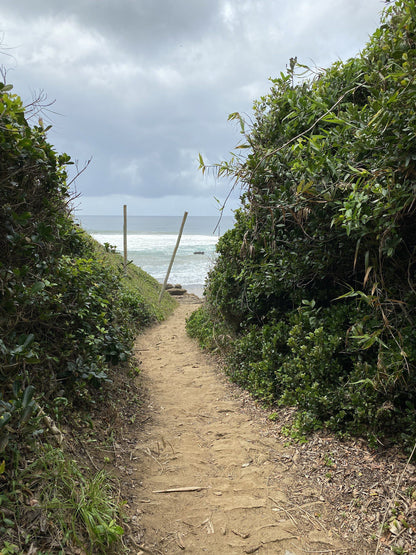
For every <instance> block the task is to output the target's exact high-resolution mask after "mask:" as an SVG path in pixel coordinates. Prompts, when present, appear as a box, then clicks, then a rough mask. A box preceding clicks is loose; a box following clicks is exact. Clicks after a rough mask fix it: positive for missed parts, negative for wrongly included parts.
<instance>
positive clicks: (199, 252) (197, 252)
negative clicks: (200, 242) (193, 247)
mask: <svg viewBox="0 0 416 555" xmlns="http://www.w3.org/2000/svg"><path fill="white" fill-rule="evenodd" d="M194 254H205V252H204V251H195V252H194Z"/></svg>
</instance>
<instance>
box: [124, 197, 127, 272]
mask: <svg viewBox="0 0 416 555" xmlns="http://www.w3.org/2000/svg"><path fill="white" fill-rule="evenodd" d="M123 218H124V223H123V250H124V273H125V274H127V205H126V204H125V205H124V206H123Z"/></svg>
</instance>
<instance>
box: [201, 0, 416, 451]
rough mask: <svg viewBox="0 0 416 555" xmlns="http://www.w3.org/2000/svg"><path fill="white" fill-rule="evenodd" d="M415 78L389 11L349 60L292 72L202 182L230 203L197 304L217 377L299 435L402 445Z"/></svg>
mask: <svg viewBox="0 0 416 555" xmlns="http://www.w3.org/2000/svg"><path fill="white" fill-rule="evenodd" d="M415 70H416V8H415V6H414V2H411V1H409V0H398V1H396V2H395V4H393V5H390V6H389V7H387V8H386V10H385V13H384V15H383V19H382V24H381V26H380V28H379V29H378V30H377V31H376V32H375V33H374V35H373V36H372V37H371V39H370V41H369V43H368V44H367V45H366V47H365V49H364V50H363V52H362V53H361V54H360V55H358V56H357V57H356V58H353V59H350V60H347V61H346V62H336V63H335V64H333V65H332V66H331V67H330V68H329V69H327V70H325V71H318V72H315V74H312V75H311V71H310V70H309V68H306V67H305V66H302V65H300V64H298V63H297V60H296V58H292V59H291V60H290V64H289V68H288V71H287V73H286V74H283V73H282V74H280V76H279V77H278V78H276V79H272V80H271V83H272V86H271V90H270V92H269V94H267V95H265V96H264V97H262V98H260V100H258V101H256V102H255V103H254V107H253V110H254V116H253V123H252V124H251V125H249V126H248V125H247V123H246V122H245V121H244V120H243V118H242V117H241V116H240V115H239V114H238V113H234V114H231V116H230V119H231V120H236V121H237V122H239V124H240V128H241V132H242V136H243V143H242V144H240V145H238V150H236V153H233V154H232V156H231V159H230V160H229V161H226V162H221V163H219V164H216V165H215V166H214V169H215V170H216V171H217V174H218V175H219V176H223V175H225V176H228V177H232V178H233V179H234V180H235V182H236V183H237V182H238V183H239V184H240V185H241V186H242V188H243V191H244V192H243V194H242V198H241V200H242V207H241V209H239V210H238V211H237V212H236V224H235V227H234V229H232V230H230V231H229V232H227V233H226V234H225V235H224V236H223V237H222V238H221V240H220V241H219V243H218V252H219V258H218V262H217V264H216V266H215V268H214V269H213V270H212V272H211V273H210V276H209V282H208V286H207V291H206V296H207V301H208V305H209V311H208V313H209V314H210V315H211V316H212V320H213V321H216V320H218V319H219V320H220V321H221V320H224V321H225V322H227V323H228V324H229V325H232V326H233V329H234V330H235V332H236V333H237V334H238V336H239V338H238V340H237V341H235V342H234V345H233V347H232V354H231V355H230V357H229V372H230V374H231V375H232V376H233V378H235V379H236V380H237V381H239V382H240V383H242V384H243V385H244V386H246V387H248V388H249V389H250V390H251V391H252V392H253V393H254V394H255V395H257V396H259V397H261V398H262V399H265V400H268V401H272V400H273V401H278V402H280V403H288V404H295V405H297V406H298V407H299V408H300V410H301V412H302V414H304V415H306V416H305V422H306V421H308V422H310V423H312V424H311V425H312V427H313V426H314V425H321V424H322V423H325V424H326V425H329V426H331V427H333V428H335V429H338V430H349V431H353V432H355V433H364V432H365V431H367V432H368V433H371V434H373V433H375V434H378V435H379V436H383V435H396V437H397V436H401V438H402V439H404V440H405V441H414V439H415V438H416V429H415V426H414V420H415V416H416V405H415V403H416V382H415V375H416V372H415V370H416V349H415V347H416V338H415V336H414V333H413V330H414V328H415V323H416V322H415V320H416V295H415V291H416V282H415V274H414V269H415V264H416V226H415V211H416V203H415V201H414V197H415V191H416V184H415V177H416V155H415V146H416V145H415V137H416V134H415V129H416V119H415V117H416V116H415V111H414V104H415V100H416V82H415ZM299 72H301V73H299ZM200 163H201V168H202V169H203V171H205V170H206V169H207V168H206V167H205V166H204V163H203V160H202V159H200Z"/></svg>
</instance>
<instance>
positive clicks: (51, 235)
mask: <svg viewBox="0 0 416 555" xmlns="http://www.w3.org/2000/svg"><path fill="white" fill-rule="evenodd" d="M47 131H48V128H44V126H43V123H42V121H41V120H39V124H38V125H30V124H29V121H28V120H27V119H26V115H25V108H24V106H23V104H22V101H21V99H20V98H19V97H18V96H17V95H15V94H13V92H12V87H11V86H10V85H5V84H2V83H0V196H1V204H0V485H1V488H2V491H3V489H4V488H6V493H5V494H3V493H1V494H0V499H1V500H2V502H4V503H6V501H7V499H8V496H9V493H10V491H11V489H10V488H9V492H7V486H8V484H10V483H12V482H14V483H15V484H18V482H19V479H20V478H19V472H17V469H19V468H20V469H21V468H24V467H25V464H26V463H25V461H27V460H29V459H30V460H37V455H36V453H37V451H38V450H39V448H40V438H41V437H42V436H46V435H47V433H46V432H48V428H49V427H51V426H52V425H51V424H50V423H49V426H48V425H46V426H45V418H48V413H49V414H51V415H52V416H53V418H54V419H55V420H59V419H60V417H61V414H62V411H63V409H64V407H68V409H70V408H72V409H76V408H77V407H80V406H85V404H86V403H93V402H94V396H95V391H96V389H97V388H99V387H100V386H101V385H102V384H103V383H104V382H106V381H108V380H111V376H112V374H113V373H114V372H115V371H116V369H117V365H120V364H125V363H127V362H128V361H129V359H130V357H131V355H132V348H133V340H134V337H135V335H136V334H137V333H138V332H139V331H140V330H141V329H142V328H143V327H144V326H145V325H148V324H149V323H150V322H152V321H154V320H155V319H162V318H163V317H164V316H165V315H166V314H167V313H168V312H169V311H171V310H172V308H173V306H174V304H175V303H174V301H173V300H172V299H171V298H170V297H169V296H168V295H166V296H165V298H164V299H163V300H162V303H161V304H160V305H159V304H158V303H157V302H156V299H157V296H158V293H159V284H158V283H157V282H156V280H154V279H153V278H151V277H150V276H148V275H147V274H145V273H144V272H142V271H141V270H140V269H138V268H135V267H134V266H133V265H131V264H129V266H128V270H127V274H126V275H125V273H124V271H123V265H122V260H121V257H120V256H119V255H117V254H114V253H113V252H112V251H111V249H109V248H108V247H105V246H104V247H101V246H99V245H98V244H97V243H95V242H94V241H93V240H92V239H91V238H90V237H89V236H88V235H87V234H86V233H85V232H84V231H83V230H82V229H81V228H80V227H79V225H77V224H76V223H75V221H74V220H73V218H72V216H71V213H70V205H71V196H70V191H69V185H68V182H67V173H66V167H67V166H68V165H70V164H71V163H72V162H71V160H70V157H69V156H68V155H66V154H61V155H59V154H57V153H56V152H55V150H54V148H53V147H52V145H50V144H49V143H48V141H47V137H46V135H47ZM45 472H47V470H46V469H45ZM102 490H103V492H104V491H105V487H104V486H103V487H102ZM87 524H88V523H87ZM92 526H93V527H95V528H94V529H96V530H99V529H100V526H101V524H100V523H98V524H92ZM103 526H104V524H103ZM113 531H114V532H115V533H116V534H117V527H116V526H114V530H113ZM107 532H109V530H107V531H106V533H107ZM9 539H10V538H9ZM9 543H10V545H13V543H12V542H10V541H9ZM0 547H3V546H2V545H1V542H0ZM10 549H11V548H10Z"/></svg>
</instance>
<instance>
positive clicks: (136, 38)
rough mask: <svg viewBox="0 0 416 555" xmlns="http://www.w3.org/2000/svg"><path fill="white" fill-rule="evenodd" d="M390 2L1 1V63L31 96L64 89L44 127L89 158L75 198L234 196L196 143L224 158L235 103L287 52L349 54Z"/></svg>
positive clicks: (278, 67)
mask: <svg viewBox="0 0 416 555" xmlns="http://www.w3.org/2000/svg"><path fill="white" fill-rule="evenodd" d="M382 7H383V3H382V2H381V1H379V0H366V2H363V1H362V0H316V1H315V2H311V1H310V0H298V1H297V2H287V1H286V0H240V1H237V0H228V1H227V0H198V1H194V0H73V1H72V2H57V1H56V0H38V1H36V2H33V0H14V2H13V3H12V2H10V3H9V4H8V5H7V6H5V7H3V8H0V30H1V31H2V32H3V33H4V39H3V49H2V51H3V56H1V57H0V63H3V64H4V65H5V66H6V67H7V68H8V69H9V72H8V81H9V82H11V83H13V84H14V85H15V90H16V92H17V93H18V94H20V95H21V96H22V97H23V98H24V99H25V100H26V101H28V100H30V98H31V97H32V95H36V91H39V90H41V89H42V90H44V91H46V92H47V94H48V97H49V98H50V99H56V103H55V104H54V106H53V107H52V109H53V110H54V111H55V112H57V114H54V113H51V114H50V119H51V120H52V122H53V129H52V130H51V132H50V135H49V138H50V140H51V142H52V143H53V144H54V145H55V146H56V148H57V150H59V151H66V152H68V153H69V154H70V155H71V156H72V157H73V158H75V159H79V160H80V163H81V164H82V161H83V160H86V159H88V158H90V157H91V156H92V158H93V159H92V162H91V164H90V166H89V168H88V170H87V171H86V172H85V173H84V174H82V176H81V177H80V179H79V180H78V182H77V187H78V190H79V191H80V192H81V193H82V197H81V203H84V204H85V205H86V206H90V205H91V206H93V204H90V205H89V204H88V199H89V198H94V199H98V198H99V199H100V201H99V202H100V203H101V204H100V206H102V207H105V206H108V210H110V211H111V210H113V205H114V202H113V200H114V199H113V200H111V199H112V197H111V196H114V194H115V193H117V194H119V195H123V194H124V195H126V196H128V197H129V198H136V197H137V198H141V199H144V200H146V199H147V200H146V202H148V204H146V203H144V204H146V206H154V208H152V210H157V209H160V208H161V206H162V205H163V203H164V202H165V200H164V199H168V198H169V199H171V197H172V196H174V197H178V198H179V197H183V199H184V202H185V200H186V202H193V203H194V205H195V206H198V203H199V202H200V201H201V202H202V201H203V199H208V198H212V197H213V195H214V194H215V195H216V196H219V197H224V196H225V195H226V194H227V188H228V187H229V184H227V183H220V184H218V183H216V182H215V180H213V179H212V178H209V177H208V178H207V177H203V176H202V174H201V173H200V172H199V171H198V169H197V167H198V153H199V152H201V153H202V154H203V155H204V157H205V158H206V159H207V160H208V161H211V162H218V161H219V160H221V159H222V158H224V157H227V153H228V152H229V151H230V150H232V149H233V147H234V146H235V145H236V144H237V143H238V142H239V136H238V131H237V130H236V128H235V127H234V126H233V125H231V124H229V123H227V116H228V114H229V113H230V112H234V111H240V112H242V113H244V112H245V113H247V114H248V115H249V114H250V111H251V106H252V101H253V100H254V99H256V98H258V97H259V96H261V95H263V94H265V93H266V92H267V91H268V89H269V82H268V78H269V77H274V76H276V75H278V74H279V73H280V72H281V71H285V66H286V64H287V62H288V60H289V58H290V57H291V56H298V59H299V60H300V61H302V62H303V63H307V64H312V65H313V64H317V65H318V66H327V65H329V64H330V63H331V62H332V61H334V60H335V59H337V58H342V59H346V58H347V57H350V56H353V55H355V54H356V53H357V52H358V51H359V50H360V49H361V48H362V47H363V46H364V44H365V42H366V40H367V38H368V35H369V34H370V33H371V32H372V31H374V29H375V28H376V26H377V24H378V21H379V15H380V12H381V9H382ZM10 55H11V57H10ZM58 114H60V115H58ZM107 197H108V201H106V200H105V199H106V198H107ZM110 197H111V198H110ZM83 199H85V201H84V200H83ZM94 202H95V203H96V204H97V202H96V201H94ZM106 202H107V204H106ZM152 202H153V205H152V204H151V203H152ZM166 202H167V204H166V207H165V208H166V209H168V208H169V206H168V205H169V203H170V202H171V200H169V201H166ZM104 209H105V208H103V210H104ZM204 209H205V204H204V208H203V209H202V211H203V210H204Z"/></svg>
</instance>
